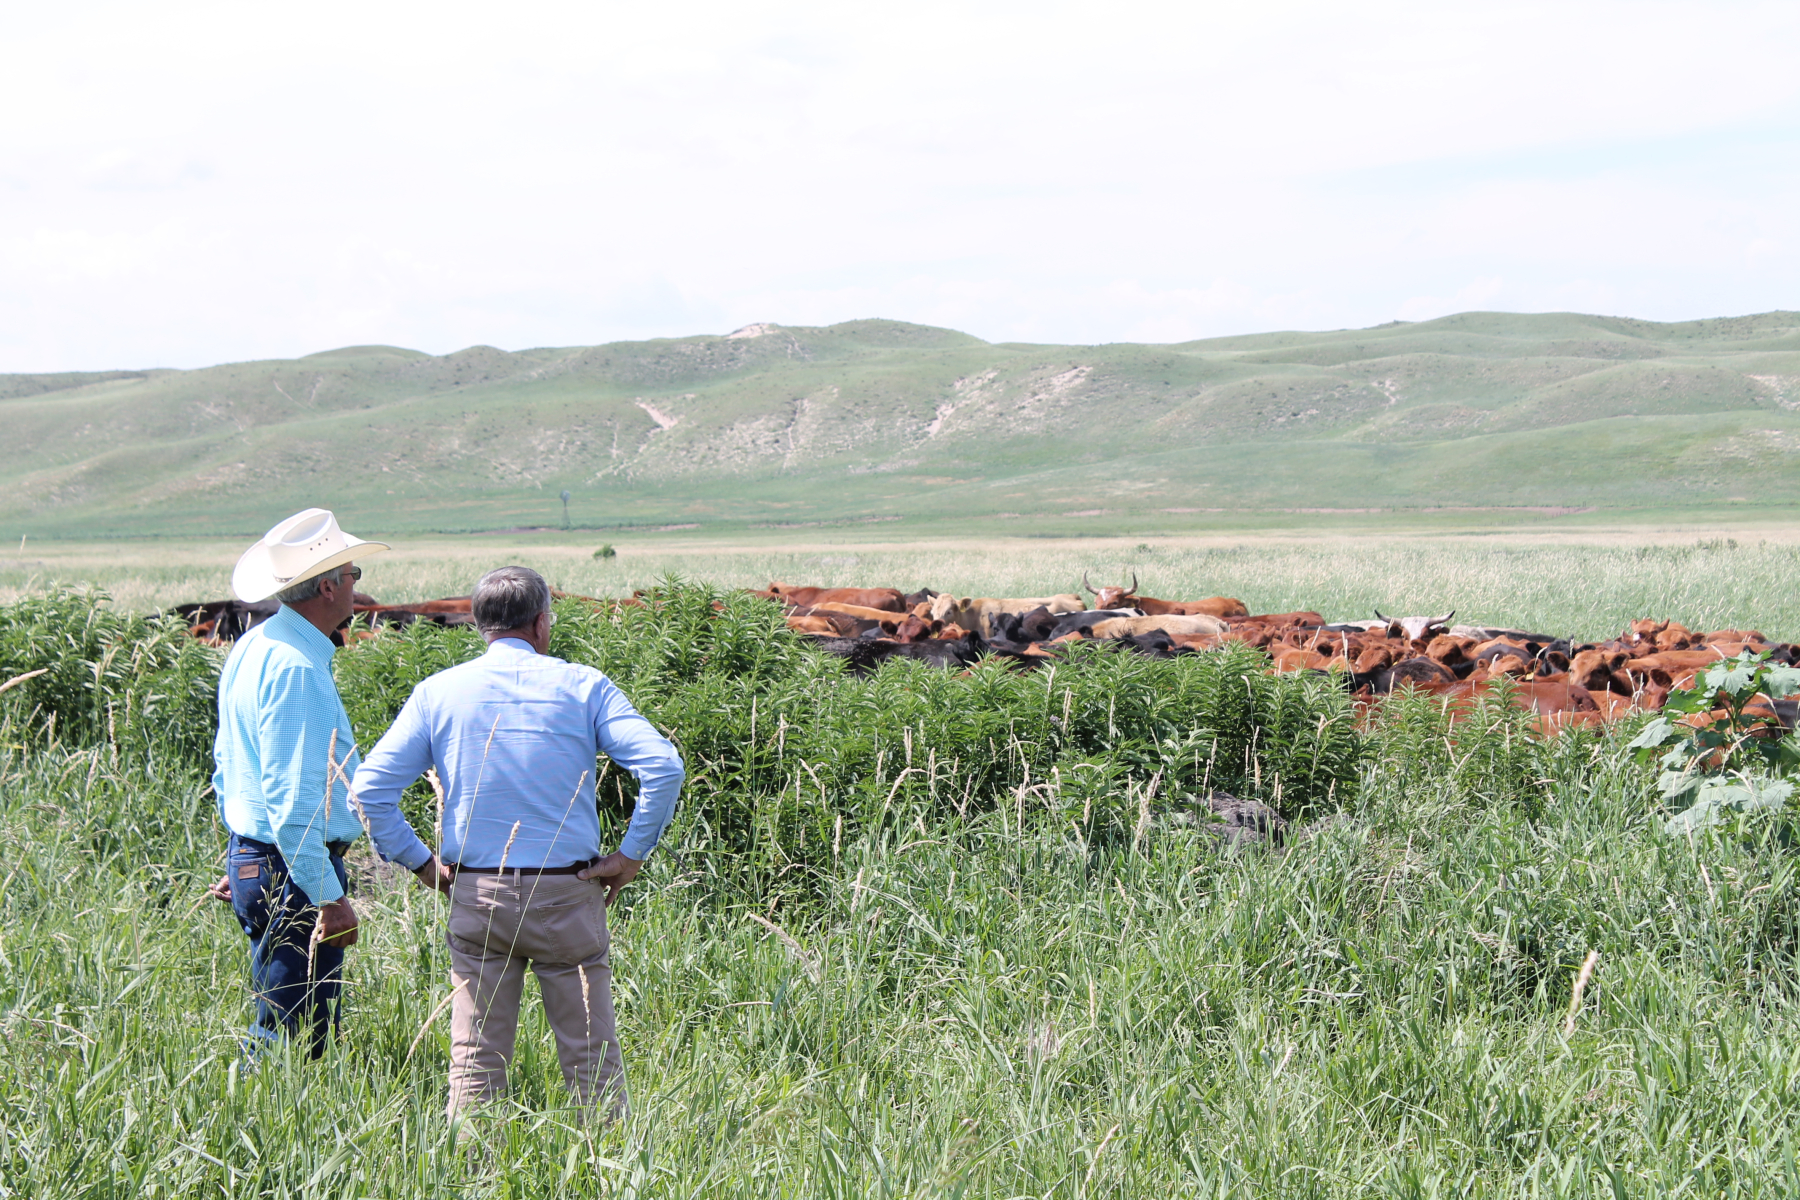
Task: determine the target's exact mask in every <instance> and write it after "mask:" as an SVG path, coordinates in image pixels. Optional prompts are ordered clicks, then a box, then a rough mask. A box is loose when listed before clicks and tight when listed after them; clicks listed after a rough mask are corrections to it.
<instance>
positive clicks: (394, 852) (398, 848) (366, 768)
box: [354, 694, 445, 890]
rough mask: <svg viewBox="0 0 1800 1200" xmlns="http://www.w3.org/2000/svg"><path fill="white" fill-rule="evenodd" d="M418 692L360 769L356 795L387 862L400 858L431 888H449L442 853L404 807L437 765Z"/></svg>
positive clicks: (371, 835) (410, 699)
mask: <svg viewBox="0 0 1800 1200" xmlns="http://www.w3.org/2000/svg"><path fill="white" fill-rule="evenodd" d="M420 708H421V706H420V704H419V701H418V696H417V695H416V694H415V695H413V696H409V697H408V698H407V701H406V704H405V705H404V706H402V707H401V709H400V715H399V716H398V717H396V718H394V723H393V724H392V725H391V726H389V727H388V731H387V732H386V733H384V734H382V735H381V740H380V741H378V742H376V743H375V748H374V749H373V750H371V751H369V755H368V757H367V758H365V759H363V761H362V765H361V766H359V767H357V769H356V780H355V783H354V786H355V788H356V798H357V799H358V800H359V801H361V802H362V811H363V818H364V819H365V820H366V821H367V822H368V825H369V839H370V840H371V841H373V842H374V843H375V849H376V851H377V852H379V853H380V855H381V857H382V858H384V859H385V860H387V861H388V862H397V863H399V864H400V865H401V866H403V867H405V868H406V869H407V870H409V871H411V872H412V873H413V874H415V875H417V876H418V877H419V882H421V883H423V884H424V885H425V886H426V887H435V888H439V889H440V890H441V889H442V888H443V887H444V886H445V884H444V882H443V874H444V873H443V872H442V871H441V870H440V869H439V864H438V861H437V856H436V855H435V854H433V853H432V852H431V847H429V846H427V845H426V844H425V843H424V841H422V840H421V839H420V837H419V835H418V833H417V831H415V830H414V829H413V827H412V825H411V824H410V823H409V822H408V821H407V819H406V816H405V814H403V813H402V812H401V811H400V793H401V792H403V791H405V790H406V788H407V787H408V786H409V785H410V784H412V782H413V781H414V780H416V779H418V777H419V776H421V775H423V774H424V773H425V770H426V768H427V767H429V766H431V763H432V752H431V730H430V728H429V727H428V726H427V724H426V721H425V717H424V714H423V713H422V712H421V711H420Z"/></svg>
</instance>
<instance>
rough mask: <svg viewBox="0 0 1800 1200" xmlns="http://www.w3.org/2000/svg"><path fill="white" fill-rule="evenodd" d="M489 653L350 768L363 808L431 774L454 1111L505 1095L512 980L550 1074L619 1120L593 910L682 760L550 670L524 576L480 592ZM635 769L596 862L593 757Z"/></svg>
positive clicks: (514, 1000) (597, 910) (516, 573)
mask: <svg viewBox="0 0 1800 1200" xmlns="http://www.w3.org/2000/svg"><path fill="white" fill-rule="evenodd" d="M472 607H473V610H474V616H475V625H476V628H478V629H479V630H480V631H481V635H482V637H483V638H485V639H486V640H487V643H488V648H487V652H486V653H485V654H483V655H482V656H481V657H480V658H478V659H476V660H474V661H473V662H468V663H464V664H462V665H461V666H457V667H452V668H450V669H449V670H447V671H441V672H439V673H438V674H436V675H433V676H432V677H431V678H429V679H426V680H425V681H423V682H422V683H420V684H419V685H418V687H416V688H414V689H413V693H412V695H411V696H410V697H409V698H408V699H407V701H406V705H405V707H403V708H402V709H401V710H400V715H399V716H398V717H396V718H395V720H394V724H393V726H392V727H391V728H390V729H389V730H388V731H387V733H386V734H384V735H383V736H382V738H381V740H380V741H379V742H377V743H376V745H375V748H374V749H373V750H371V751H370V752H369V756H368V758H366V759H365V760H363V763H362V765H361V766H360V767H359V768H358V769H357V772H356V780H355V786H356V792H357V794H358V796H359V797H360V798H361V800H362V803H363V804H364V806H365V807H367V808H369V809H370V810H371V811H374V810H375V809H376V808H380V809H381V810H383V811H387V810H389V809H390V808H396V810H397V804H398V800H399V796H400V793H401V791H402V789H404V788H405V787H407V786H408V785H409V784H411V783H412V782H413V781H414V780H415V779H417V778H419V776H420V775H422V774H424V772H425V771H426V769H427V768H430V767H435V768H436V769H437V773H438V777H439V778H440V779H441V780H442V781H443V786H444V830H443V846H442V847H441V852H442V854H443V856H444V860H445V862H446V863H447V864H449V868H448V869H449V870H451V871H452V872H454V878H455V883H454V885H453V886H452V890H451V905H450V929H449V934H448V940H449V943H450V963H451V987H452V993H451V994H452V999H451V1010H450V1013H451V1022H450V1024H451V1029H450V1037H451V1049H450V1099H449V1106H448V1107H449V1113H450V1115H451V1116H452V1117H453V1118H454V1117H455V1116H457V1115H458V1114H459V1113H461V1112H463V1111H464V1110H466V1109H468V1108H469V1107H470V1106H472V1105H475V1104H479V1103H481V1102H483V1101H486V1100H489V1099H491V1098H492V1097H494V1096H495V1095H497V1094H498V1093H499V1091H500V1090H501V1089H502V1088H504V1087H505V1085H506V1069H507V1064H508V1063H509V1062H510V1060H511V1058H512V1053H513V1045H514V1041H515V1039H516V1037H517V1034H518V1022H519V998H520V994H521V991H522V989H523V986H524V980H525V968H526V966H527V964H529V965H530V967H531V969H532V972H533V973H534V974H535V975H536V976H537V979H538V991H539V992H540V993H541V994H542V996H543V1000H544V1013H545V1016H546V1017H548V1018H549V1022H550V1028H551V1030H552V1032H554V1034H555V1035H556V1051H557V1056H558V1058H559V1059H560V1060H561V1062H562V1070H563V1078H564V1080H565V1081H566V1082H567V1083H568V1085H569V1087H570V1088H571V1089H572V1090H573V1091H574V1093H575V1095H576V1097H577V1099H578V1100H579V1101H580V1102H581V1103H583V1104H594V1105H601V1106H603V1108H604V1109H605V1111H606V1112H607V1114H608V1115H609V1116H616V1115H618V1114H619V1113H621V1112H623V1110H624V1104H625V1079H624V1070H623V1065H622V1062H621V1059H620V1055H619V1043H618V1033H617V1031H616V1029H615V1026H614V1020H613V1005H612V960H611V956H610V939H609V937H608V934H607V928H606V906H607V905H609V904H611V903H612V901H613V899H614V898H615V897H616V896H617V895H618V894H619V891H620V889H622V888H623V887H624V886H625V885H626V884H628V883H630V882H631V881H632V880H633V879H634V878H636V877H637V873H638V870H639V868H640V867H641V866H642V864H643V861H644V859H645V858H647V857H649V854H650V851H651V849H652V848H654V847H655V845H656V843H657V840H658V839H659V838H660V837H661V836H662V833H663V830H664V829H665V828H667V827H668V824H669V819H670V817H671V816H673V815H674V811H675V800H676V796H677V795H678V794H679V793H680V791H681V784H682V780H683V778H684V776H685V772H684V769H683V767H682V763H681V756H680V755H679V754H678V753H677V752H676V750H675V747H674V746H673V745H671V744H670V743H669V741H668V739H667V738H665V737H663V736H662V735H661V734H660V733H658V732H657V731H656V729H655V727H654V726H652V725H651V724H650V722H648V721H646V720H645V719H644V718H643V717H642V716H640V715H638V712H637V710H636V709H634V708H633V707H632V706H631V702H630V701H629V700H627V699H626V698H625V696H624V695H623V693H621V692H620V691H619V689H618V688H616V687H614V686H613V684H612V681H611V680H609V679H607V677H606V676H605V675H602V674H601V673H600V672H599V671H596V670H594V669H593V668H592V667H585V666H580V665H578V664H575V663H569V662H564V661H563V660H562V659H559V658H553V657H551V656H550V653H549V648H550V627H551V626H552V625H553V624H555V622H556V616H555V614H554V613H552V612H551V611H550V586H549V584H547V583H546V582H545V581H544V578H543V576H541V575H539V574H538V573H537V572H536V571H532V570H530V569H528V568H525V567H501V568H499V569H498V570H495V571H489V572H488V573H487V574H486V575H484V576H482V577H481V580H480V582H478V583H477V584H476V585H475V591H474V594H473V597H472ZM601 753H605V754H606V756H607V757H608V758H609V759H611V760H612V762H613V763H614V764H615V765H617V766H619V767H621V768H623V769H625V770H627V771H629V772H631V774H632V775H634V776H636V777H637V780H638V784H639V791H638V800H637V805H636V807H635V808H634V809H633V811H632V814H631V823H630V825H629V826H628V827H627V829H626V831H625V837H624V839H623V841H622V842H621V843H620V846H619V849H618V851H617V852H615V853H612V854H608V855H606V856H605V857H601V854H600V819H599V810H598V808H597V806H596V803H595V795H594V784H595V782H596V774H597V771H596V767H597V757H598V755H599V754H601Z"/></svg>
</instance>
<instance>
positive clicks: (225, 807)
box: [213, 604, 430, 904]
mask: <svg viewBox="0 0 1800 1200" xmlns="http://www.w3.org/2000/svg"><path fill="white" fill-rule="evenodd" d="M336 652H337V647H335V646H333V645H332V644H331V639H330V638H328V637H326V636H325V635H324V634H322V633H320V632H319V631H318V629H317V628H316V627H314V625H313V623H312V622H311V621H308V620H307V619H306V618H305V617H303V616H301V615H300V614H299V613H297V612H295V611H294V610H293V609H291V608H289V607H287V606H286V605H285V604H284V605H282V606H281V608H280V609H279V610H278V611H277V612H276V613H275V615H274V616H272V617H270V618H269V619H268V620H267V621H264V622H263V623H262V624H260V625H258V626H257V627H256V628H255V629H252V630H251V631H250V632H249V633H247V634H245V635H244V636H243V637H241V638H239V639H238V643H237V645H236V646H235V647H233V648H232V651H231V657H230V658H228V659H226V660H225V670H224V671H223V672H222V673H221V674H220V676H219V736H218V738H217V739H216V740H215V741H214V743H213V794H214V795H216V796H217V797H218V800H219V818H220V819H221V820H222V821H224V822H225V825H226V827H227V828H229V829H231V830H232V831H233V832H235V833H239V834H242V835H243V836H244V837H250V838H255V839H257V840H258V841H263V842H273V843H275V845H276V846H278V847H279V848H280V850H281V856H282V857H283V858H285V859H286V860H287V866H288V873H289V875H290V876H291V877H292V878H293V880H294V882H295V883H296V884H297V885H299V887H300V889H301V890H302V891H304V892H305V893H306V895H307V897H308V898H309V899H311V900H312V902H313V903H314V904H330V903H331V902H332V901H334V900H336V899H337V898H338V897H339V896H342V895H343V894H344V889H343V888H342V887H340V886H339V885H338V881H337V873H336V872H335V871H333V870H332V869H331V863H330V861H329V858H328V857H327V851H326V849H325V844H326V843H327V842H336V841H345V842H348V841H353V840H355V839H356V838H358V837H360V836H361V835H362V823H361V822H360V821H359V820H358V819H357V816H356V813H355V812H354V811H353V810H352V809H351V806H350V799H349V796H348V795H347V794H346V791H345V787H344V784H343V783H342V782H341V781H339V780H336V779H333V780H332V782H331V783H330V785H329V786H328V785H327V781H326V769H325V755H326V752H327V750H328V749H330V748H331V735H332V731H333V730H336V732H337V746H336V754H337V759H338V762H340V763H342V764H344V771H345V774H346V775H348V774H350V772H351V771H353V770H354V768H355V766H356V736H355V735H354V734H353V733H351V731H350V718H349V716H348V715H347V714H346V713H345V712H344V704H343V701H342V700H340V699H339V698H338V690H337V682H336V681H335V680H334V679H332V677H331V656H332V655H333V654H335V653H336ZM328 797H329V799H328ZM398 815H399V814H398V810H396V811H395V813H394V814H393V816H394V817H395V818H397V817H398ZM403 823H404V822H403ZM415 840H416V839H415ZM426 857H427V858H429V857H430V852H429V851H427V853H426Z"/></svg>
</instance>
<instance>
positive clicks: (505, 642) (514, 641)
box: [487, 637, 537, 655]
mask: <svg viewBox="0 0 1800 1200" xmlns="http://www.w3.org/2000/svg"><path fill="white" fill-rule="evenodd" d="M503 646H504V647H505V650H504V651H502V650H501V647H503ZM496 652H500V653H505V654H532V655H535V654H536V653H537V651H536V650H535V649H533V648H532V645H531V643H530V642H528V641H526V640H525V639H524V638H514V637H504V638H495V639H494V640H493V641H491V642H489V643H488V648H487V653H489V654H494V653H496Z"/></svg>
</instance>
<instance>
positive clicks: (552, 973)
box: [449, 871, 625, 1117]
mask: <svg viewBox="0 0 1800 1200" xmlns="http://www.w3.org/2000/svg"><path fill="white" fill-rule="evenodd" d="M605 896H606V888H605V887H604V886H602V885H601V884H600V883H599V882H598V881H594V880H581V879H577V878H575V876H573V875H514V874H512V873H511V872H510V871H509V872H507V873H506V874H504V875H476V874H469V873H465V874H462V875H459V876H458V877H457V880H456V888H455V891H454V892H453V893H452V896H451V904H450V932H449V941H450V966H451V975H450V983H451V986H452V987H453V988H455V989H456V990H455V992H454V993H453V995H454V999H453V1000H452V1001H451V1008H450V1104H449V1113H450V1115H451V1116H453V1117H454V1116H455V1115H456V1114H457V1113H459V1112H461V1111H463V1110H464V1109H467V1108H468V1107H470V1106H472V1105H476V1104H480V1103H482V1102H483V1101H486V1100H490V1099H492V1098H493V1097H494V1096H496V1095H498V1094H499V1092H500V1091H501V1090H502V1089H503V1088H505V1086H506V1067H507V1063H508V1062H510V1061H511V1060H512V1054H513V1044H514V1042H515V1040H516V1039H517V1037H518V1032H519V996H520V993H521V992H522V991H523V990H524V984H525V965H526V963H528V962H529V963H530V964H531V969H532V972H533V973H534V974H536V975H537V979H538V991H539V992H541V993H542V994H543V997H544V1015H545V1016H546V1017H547V1018H549V1021H550V1029H551V1031H552V1032H553V1033H554V1034H555V1035H556V1054H557V1057H558V1059H560V1060H561V1062H562V1072H563V1081H564V1082H565V1083H567V1084H568V1085H569V1087H570V1089H571V1090H573V1091H574V1093H575V1096H576V1098H577V1100H579V1101H580V1102H581V1103H582V1104H588V1105H599V1106H600V1108H601V1109H602V1111H603V1113H604V1114H605V1115H606V1116H608V1117H617V1116H620V1115H622V1114H623V1112H624V1110H625V1074H624V1067H623V1064H622V1063H621V1061H620V1058H619V1035H618V1031H617V1030H616V1029H615V1028H614V1025H613V1003H612V961H611V957H610V946H611V939H610V937H609V936H608V934H607V931H606V902H605Z"/></svg>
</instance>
